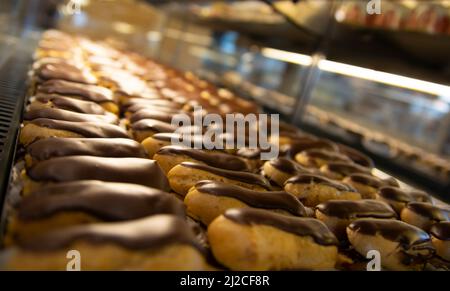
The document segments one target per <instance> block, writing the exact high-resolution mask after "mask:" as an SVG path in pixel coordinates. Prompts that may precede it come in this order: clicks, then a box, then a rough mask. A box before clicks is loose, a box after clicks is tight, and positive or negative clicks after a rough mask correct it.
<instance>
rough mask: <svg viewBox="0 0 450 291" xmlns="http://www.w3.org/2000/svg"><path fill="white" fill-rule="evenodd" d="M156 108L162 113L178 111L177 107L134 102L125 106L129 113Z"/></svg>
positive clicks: (175, 112)
mask: <svg viewBox="0 0 450 291" xmlns="http://www.w3.org/2000/svg"><path fill="white" fill-rule="evenodd" d="M144 109H145V110H156V111H159V112H164V113H171V114H177V113H180V110H179V109H174V108H168V107H165V106H163V105H160V106H157V105H148V104H134V105H131V106H130V107H127V108H126V110H124V111H126V112H129V113H134V112H138V111H140V110H144Z"/></svg>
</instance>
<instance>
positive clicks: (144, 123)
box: [131, 119, 177, 142]
mask: <svg viewBox="0 0 450 291" xmlns="http://www.w3.org/2000/svg"><path fill="white" fill-rule="evenodd" d="M176 129H177V126H175V125H172V124H171V123H169V122H163V121H160V120H156V119H142V120H139V121H137V122H135V123H133V124H132V125H131V133H132V135H133V137H134V139H135V140H137V141H139V142H142V141H143V140H144V139H146V138H147V137H150V136H153V135H154V134H156V133H164V132H168V133H171V132H174V131H175V130H176Z"/></svg>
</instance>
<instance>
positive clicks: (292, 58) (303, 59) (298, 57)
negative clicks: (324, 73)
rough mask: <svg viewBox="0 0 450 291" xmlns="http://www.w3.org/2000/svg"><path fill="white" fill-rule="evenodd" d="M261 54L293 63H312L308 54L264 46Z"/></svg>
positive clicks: (307, 64) (303, 64)
mask: <svg viewBox="0 0 450 291" xmlns="http://www.w3.org/2000/svg"><path fill="white" fill-rule="evenodd" d="M261 54H262V55H263V56H265V57H266V58H270V59H275V60H279V61H283V62H288V63H293V64H297V65H302V66H309V65H311V61H312V58H311V57H310V56H308V55H302V54H297V53H292V52H287V51H282V50H277V49H273V48H263V49H262V50H261Z"/></svg>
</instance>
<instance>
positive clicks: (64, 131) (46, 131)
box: [19, 118, 129, 146]
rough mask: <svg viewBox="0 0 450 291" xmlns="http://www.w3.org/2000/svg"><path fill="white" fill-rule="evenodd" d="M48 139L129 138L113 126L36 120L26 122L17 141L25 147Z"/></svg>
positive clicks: (120, 129) (119, 128) (43, 119)
mask: <svg viewBox="0 0 450 291" xmlns="http://www.w3.org/2000/svg"><path fill="white" fill-rule="evenodd" d="M48 137H70V138H73V137H87V138H95V137H97V138H129V136H128V134H127V132H126V131H125V130H124V129H123V128H121V127H119V126H117V125H114V124H109V123H101V122H99V123H97V122H72V121H64V120H54V119H47V118H38V119H34V120H31V121H29V122H27V124H26V125H25V126H24V127H23V128H22V129H21V131H20V138H19V140H20V143H21V144H23V145H25V146H26V145H28V144H30V143H32V142H34V141H36V140H38V139H43V138H48Z"/></svg>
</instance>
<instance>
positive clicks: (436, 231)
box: [430, 221, 450, 241]
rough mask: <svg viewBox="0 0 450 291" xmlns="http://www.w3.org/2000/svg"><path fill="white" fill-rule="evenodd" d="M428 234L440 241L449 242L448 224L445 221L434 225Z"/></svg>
mask: <svg viewBox="0 0 450 291" xmlns="http://www.w3.org/2000/svg"><path fill="white" fill-rule="evenodd" d="M430 233H431V234H432V235H433V236H434V237H436V238H438V239H440V240H443V241H450V222H448V221H445V222H438V223H435V224H434V225H433V226H432V227H431V229H430Z"/></svg>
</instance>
